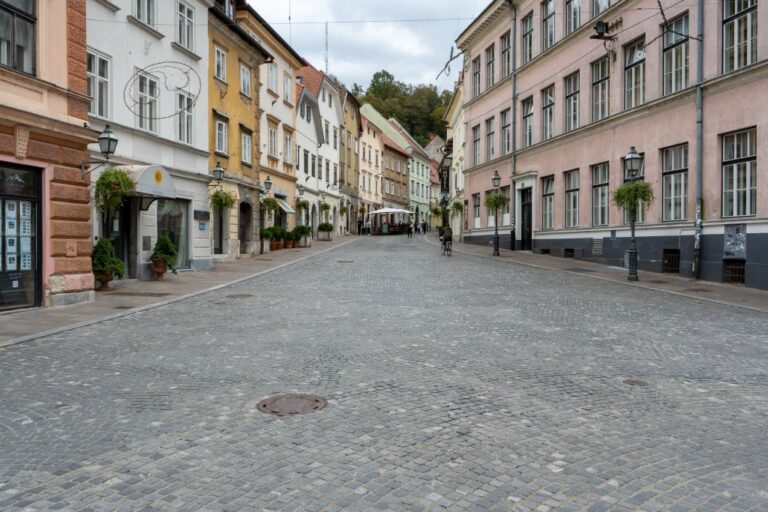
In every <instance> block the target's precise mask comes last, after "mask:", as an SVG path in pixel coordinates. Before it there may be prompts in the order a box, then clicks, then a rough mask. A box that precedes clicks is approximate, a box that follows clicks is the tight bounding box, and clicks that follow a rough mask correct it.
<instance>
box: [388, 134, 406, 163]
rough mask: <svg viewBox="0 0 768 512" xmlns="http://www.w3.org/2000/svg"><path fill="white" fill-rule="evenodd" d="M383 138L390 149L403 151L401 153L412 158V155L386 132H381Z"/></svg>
mask: <svg viewBox="0 0 768 512" xmlns="http://www.w3.org/2000/svg"><path fill="white" fill-rule="evenodd" d="M381 140H382V142H384V145H385V146H388V147H389V148H390V149H394V150H395V151H397V152H398V153H401V154H403V155H405V157H406V158H410V157H411V155H410V154H409V153H408V152H407V151H406V150H404V149H403V148H401V147H400V146H399V145H398V144H397V142H395V141H393V140H392V139H390V138H389V137H387V136H386V135H385V134H384V133H382V134H381Z"/></svg>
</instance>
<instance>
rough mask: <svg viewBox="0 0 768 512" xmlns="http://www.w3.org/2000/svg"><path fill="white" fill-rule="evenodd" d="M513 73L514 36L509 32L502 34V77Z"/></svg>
mask: <svg viewBox="0 0 768 512" xmlns="http://www.w3.org/2000/svg"><path fill="white" fill-rule="evenodd" d="M510 73H512V36H511V35H510V33H509V32H507V33H506V34H504V35H503V36H501V78H506V77H508V76H509V74H510Z"/></svg>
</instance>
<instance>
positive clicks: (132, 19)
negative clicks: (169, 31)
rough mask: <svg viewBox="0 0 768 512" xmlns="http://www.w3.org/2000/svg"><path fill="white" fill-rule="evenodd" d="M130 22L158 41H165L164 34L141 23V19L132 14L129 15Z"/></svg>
mask: <svg viewBox="0 0 768 512" xmlns="http://www.w3.org/2000/svg"><path fill="white" fill-rule="evenodd" d="M128 21H130V22H131V23H133V24H134V25H136V26H138V27H140V28H142V29H144V31H146V32H149V33H150V34H151V35H153V36H154V37H156V38H157V39H164V38H165V35H164V34H163V33H162V32H158V31H157V30H156V29H155V28H154V27H153V26H151V25H147V24H146V23H144V22H143V21H141V20H140V19H139V18H137V17H135V16H134V15H132V14H129V15H128Z"/></svg>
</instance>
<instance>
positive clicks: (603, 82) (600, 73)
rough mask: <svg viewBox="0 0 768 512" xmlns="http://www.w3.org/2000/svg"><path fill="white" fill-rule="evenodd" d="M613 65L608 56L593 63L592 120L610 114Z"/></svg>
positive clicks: (597, 119)
mask: <svg viewBox="0 0 768 512" xmlns="http://www.w3.org/2000/svg"><path fill="white" fill-rule="evenodd" d="M610 88H611V65H610V61H609V60H608V57H604V58H602V59H600V60H599V61H597V62H594V63H593V64H592V121H599V120H601V119H605V118H606V117H608V115H609V114H610V99H611V92H610Z"/></svg>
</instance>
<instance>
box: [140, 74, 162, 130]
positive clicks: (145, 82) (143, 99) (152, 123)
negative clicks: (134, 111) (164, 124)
mask: <svg viewBox="0 0 768 512" xmlns="http://www.w3.org/2000/svg"><path fill="white" fill-rule="evenodd" d="M159 95H160V89H159V88H158V83H157V80H156V79H155V78H154V77H152V76H150V75H146V74H143V73H142V74H140V75H139V80H138V99H139V115H138V125H139V128H140V129H142V130H147V131H150V132H156V131H157V116H158V114H157V112H158V105H157V103H158V96H159Z"/></svg>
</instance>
